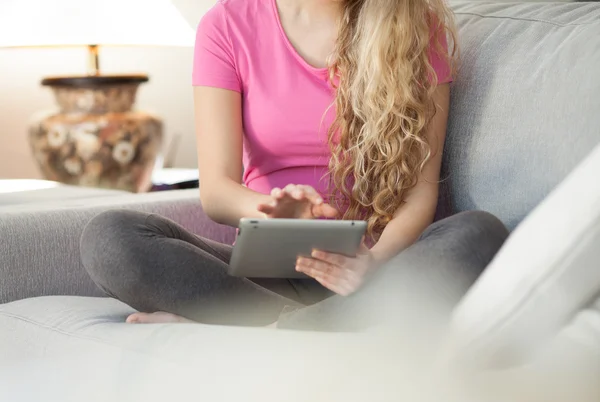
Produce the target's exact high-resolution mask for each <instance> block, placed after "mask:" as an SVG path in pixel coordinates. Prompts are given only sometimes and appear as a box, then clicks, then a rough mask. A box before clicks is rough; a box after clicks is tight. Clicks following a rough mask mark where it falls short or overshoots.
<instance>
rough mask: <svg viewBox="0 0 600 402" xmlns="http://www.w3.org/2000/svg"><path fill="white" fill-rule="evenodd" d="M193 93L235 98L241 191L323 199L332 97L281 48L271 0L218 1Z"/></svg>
mask: <svg viewBox="0 0 600 402" xmlns="http://www.w3.org/2000/svg"><path fill="white" fill-rule="evenodd" d="M444 39H445V38H444ZM442 43H443V44H445V43H446V42H445V40H443V41H442ZM431 54H432V56H431V62H432V65H433V67H434V69H435V71H436V73H437V76H438V81H439V82H440V83H446V82H449V81H450V74H449V68H448V66H447V64H445V63H444V61H443V60H442V59H441V58H439V57H435V52H432V53H431ZM193 85H195V86H208V87H216V88H223V89H228V90H231V91H236V92H240V93H241V94H242V114H243V128H244V152H243V164H244V177H243V182H244V184H245V185H246V186H247V187H248V188H250V189H252V190H255V191H257V192H260V193H264V194H268V193H269V192H270V191H271V189H272V188H274V187H285V186H286V185H287V184H308V185H311V186H313V187H314V188H315V189H317V191H319V192H320V193H321V194H322V195H323V196H324V197H327V196H328V193H329V192H328V189H327V185H328V179H327V172H328V162H329V157H330V155H331V154H330V151H329V146H328V143H327V132H328V129H329V126H330V125H331V124H332V122H333V118H334V113H335V111H334V108H333V107H330V106H331V105H332V103H333V101H334V92H333V90H332V88H331V86H330V85H329V83H328V73H327V69H324V68H315V67H312V66H311V65H309V64H308V63H307V62H306V61H305V60H304V59H303V58H302V57H301V56H300V55H299V54H298V53H297V52H296V50H295V49H294V47H293V46H292V44H291V42H290V41H289V40H288V38H287V36H286V34H285V32H284V30H283V28H282V26H281V22H280V19H279V13H278V10H277V5H276V0H219V2H218V3H217V4H216V5H215V6H213V8H211V9H210V10H209V11H208V12H207V13H206V15H204V17H203V18H202V20H201V22H200V24H199V26H198V31H197V37H196V48H195V55H194V70H193ZM328 109H329V110H328Z"/></svg>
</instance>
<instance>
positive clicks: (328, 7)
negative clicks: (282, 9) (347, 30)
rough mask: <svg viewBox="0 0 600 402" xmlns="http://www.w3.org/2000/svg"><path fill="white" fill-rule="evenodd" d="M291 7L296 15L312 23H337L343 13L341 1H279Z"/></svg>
mask: <svg viewBox="0 0 600 402" xmlns="http://www.w3.org/2000/svg"><path fill="white" fill-rule="evenodd" d="M277 2H278V3H280V4H282V5H283V4H285V5H287V6H288V7H290V8H291V9H292V10H293V11H294V14H296V15H297V16H298V17H300V18H302V19H308V20H310V21H324V20H327V21H337V19H338V18H339V17H340V15H341V12H342V2H341V1H340V0H277Z"/></svg>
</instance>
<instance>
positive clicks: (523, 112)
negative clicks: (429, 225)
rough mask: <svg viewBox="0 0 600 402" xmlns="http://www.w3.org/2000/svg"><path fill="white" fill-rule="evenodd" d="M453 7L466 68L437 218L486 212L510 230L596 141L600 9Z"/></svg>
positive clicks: (599, 137)
mask: <svg viewBox="0 0 600 402" xmlns="http://www.w3.org/2000/svg"><path fill="white" fill-rule="evenodd" d="M451 6H452V8H453V10H454V12H455V14H456V20H457V25H458V28H459V44H460V48H461V65H460V70H459V73H458V75H457V77H456V79H455V82H454V84H453V86H452V98H451V110H450V118H449V123H448V134H447V140H446V147H445V156H444V163H443V168H442V180H443V182H442V184H441V199H440V207H439V210H438V218H439V217H443V216H447V215H449V214H451V213H455V212H459V211H464V210H473V209H481V210H485V211H488V212H491V213H493V214H495V215H496V216H498V217H499V218H500V219H501V220H502V221H503V222H504V223H505V224H506V225H507V226H508V227H509V228H510V229H513V228H514V227H515V226H516V225H517V224H518V223H519V222H520V221H521V220H522V219H523V217H524V216H525V215H526V214H527V213H528V212H529V211H530V210H531V209H533V208H534V207H535V206H536V205H537V204H538V203H539V202H540V201H541V200H542V199H543V198H544V197H545V196H546V195H547V194H548V193H549V192H550V190H552V189H553V188H554V187H555V186H556V185H557V184H558V183H559V182H560V181H561V180H562V179H563V178H564V177H565V176H566V175H567V174H568V173H569V172H570V171H571V170H572V169H573V168H574V167H575V166H576V165H577V163H578V162H579V161H581V160H582V159H583V158H584V157H585V156H586V155H587V154H588V153H589V152H590V151H591V150H592V148H593V147H594V145H596V144H598V143H600V3H519V4H516V3H480V2H465V3H458V2H452V3H451ZM599 176H600V172H599ZM599 180H600V177H599Z"/></svg>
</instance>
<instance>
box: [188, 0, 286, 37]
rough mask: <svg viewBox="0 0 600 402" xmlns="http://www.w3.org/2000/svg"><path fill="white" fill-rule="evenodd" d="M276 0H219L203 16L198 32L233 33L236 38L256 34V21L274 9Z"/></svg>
mask: <svg viewBox="0 0 600 402" xmlns="http://www.w3.org/2000/svg"><path fill="white" fill-rule="evenodd" d="M274 1H275V0H218V1H217V2H216V3H215V4H214V5H213V6H212V7H211V8H210V9H209V10H208V11H207V12H206V13H205V14H204V16H203V17H202V18H201V20H200V23H199V24H198V32H199V33H202V34H209V35H210V34H211V33H213V34H217V33H220V34H225V35H226V36H229V35H231V36H233V37H234V39H235V37H237V36H247V35H248V34H255V33H256V32H255V31H256V30H255V29H254V28H255V25H256V22H257V21H258V20H260V19H261V17H264V16H266V15H268V14H269V13H270V12H271V11H272V8H273V4H274V3H273V2H274ZM238 39H240V40H241V39H243V38H238Z"/></svg>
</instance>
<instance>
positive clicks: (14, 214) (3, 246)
mask: <svg viewBox="0 0 600 402" xmlns="http://www.w3.org/2000/svg"><path fill="white" fill-rule="evenodd" d="M115 208H126V209H135V210H140V211H145V212H152V213H156V214H160V215H162V216H165V217H167V218H169V219H172V220H173V221H175V222H177V223H179V224H181V225H182V226H183V227H185V228H186V229H188V230H190V231H191V232H193V233H196V234H199V235H202V236H204V237H208V238H211V239H213V240H216V241H219V242H223V243H228V244H231V243H232V242H233V240H234V236H235V231H234V230H233V228H230V227H227V226H222V225H219V224H217V223H214V222H213V221H211V220H210V219H209V218H208V217H207V216H206V215H205V214H204V213H203V212H202V208H201V205H200V198H199V194H198V190H197V189H194V190H180V191H169V192H162V193H148V194H125V195H117V196H111V197H101V198H95V199H89V198H88V199H75V200H69V201H63V202H59V201H55V202H52V203H47V204H40V203H35V204H25V205H18V206H12V207H8V208H7V207H5V208H0V304H2V303H7V302H10V301H13V300H18V299H24V298H28V297H35V296H45V295H78V296H100V295H102V294H101V292H100V291H99V290H98V289H97V288H96V286H95V284H94V283H93V282H92V281H91V279H90V278H89V277H88V275H87V273H86V272H85V270H84V268H83V266H82V264H81V261H80V257H79V256H80V253H79V238H80V236H81V233H82V231H83V228H84V226H85V225H86V223H87V222H88V221H89V220H90V219H91V218H93V217H94V216H96V215H97V214H99V213H100V212H102V211H105V210H109V209H115Z"/></svg>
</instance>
